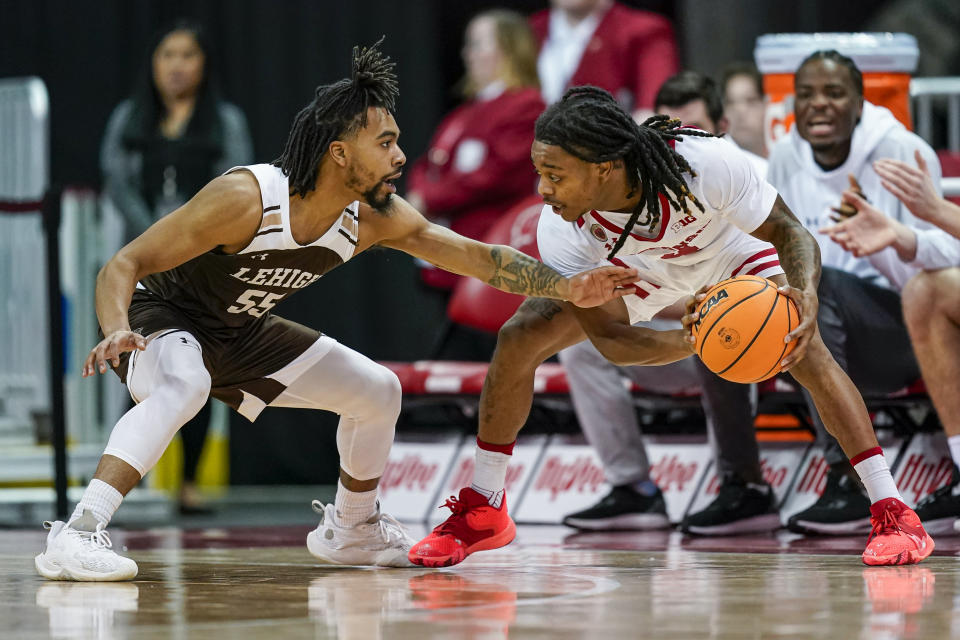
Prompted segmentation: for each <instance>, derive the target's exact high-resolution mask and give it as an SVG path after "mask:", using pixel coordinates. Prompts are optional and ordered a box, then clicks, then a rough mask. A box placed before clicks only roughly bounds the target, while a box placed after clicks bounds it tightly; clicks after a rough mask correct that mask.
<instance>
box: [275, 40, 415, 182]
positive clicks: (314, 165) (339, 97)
mask: <svg viewBox="0 0 960 640" xmlns="http://www.w3.org/2000/svg"><path fill="white" fill-rule="evenodd" d="M383 40H384V39H383V38H382V37H381V38H380V39H379V40H378V41H377V42H376V43H375V44H373V45H372V46H370V47H363V48H361V47H359V46H357V47H354V48H353V71H352V73H351V74H350V78H349V79H347V78H345V79H343V80H338V81H337V82H334V83H333V84H326V85H321V86H319V87H317V91H316V94H315V95H314V98H313V100H311V101H310V104H308V105H307V106H306V107H304V108H303V109H302V110H301V111H300V113H298V114H297V117H296V118H294V120H293V126H292V127H290V134H289V135H288V136H287V144H286V146H285V147H284V149H283V153H282V154H280V157H279V158H277V159H276V160H274V161H273V165H274V166H276V167H280V169H281V170H282V171H283V173H284V175H286V176H288V177H289V180H290V195H294V194H297V195H299V196H300V197H301V198H303V197H305V196H306V195H307V193H309V192H310V191H311V190H312V189H313V188H314V186H315V185H316V182H317V173H318V172H319V171H320V160H321V159H322V158H323V155H324V154H325V153H326V152H327V149H328V148H329V147H330V143H331V142H333V141H334V140H340V139H342V136H344V135H345V134H350V133H353V132H355V131H357V130H358V129H361V128H363V127H365V126H366V125H367V109H368V108H370V107H382V108H384V109H386V110H387V111H388V112H390V113H394V112H395V106H396V101H397V96H398V94H399V88H398V84H397V76H396V74H395V73H394V71H393V68H394V67H395V66H396V63H394V62H392V61H391V60H390V58H389V57H388V56H386V55H384V54H383V52H381V51H380V45H381V44H382V43H383Z"/></svg>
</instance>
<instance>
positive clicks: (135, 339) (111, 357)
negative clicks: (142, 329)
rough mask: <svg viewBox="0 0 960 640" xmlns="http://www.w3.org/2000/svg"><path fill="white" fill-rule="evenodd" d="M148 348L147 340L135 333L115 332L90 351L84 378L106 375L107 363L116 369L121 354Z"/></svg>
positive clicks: (84, 368) (84, 366) (85, 365)
mask: <svg viewBox="0 0 960 640" xmlns="http://www.w3.org/2000/svg"><path fill="white" fill-rule="evenodd" d="M146 348H147V340H146V339H145V338H144V337H143V336H142V335H140V334H139V333H137V332H135V331H114V332H113V333H111V334H110V335H108V336H107V337H105V338H104V339H103V340H101V341H100V342H99V343H98V344H97V346H95V347H94V348H93V349H91V350H90V354H89V355H87V359H86V361H85V362H84V363H83V377H84V378H86V377H87V376H92V375H93V374H95V373H97V372H98V371H99V372H100V373H106V371H107V362H108V361H109V362H110V364H112V365H113V366H114V367H116V366H119V365H120V354H121V353H123V352H124V351H134V350H136V349H139V350H140V351H143V350H144V349H146Z"/></svg>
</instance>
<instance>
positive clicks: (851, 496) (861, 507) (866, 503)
mask: <svg viewBox="0 0 960 640" xmlns="http://www.w3.org/2000/svg"><path fill="white" fill-rule="evenodd" d="M787 528H788V529H790V531H793V532H795V533H820V534H825V535H846V534H855V533H869V532H870V499H869V498H868V497H867V496H866V495H864V493H863V489H861V487H860V483H858V482H857V481H856V480H854V479H853V478H852V477H851V476H850V475H848V474H847V473H845V472H843V471H835V470H833V469H830V470H829V471H827V486H826V487H824V489H823V495H822V496H820V498H819V499H818V500H817V501H816V502H815V503H813V505H811V506H810V507H807V508H806V509H804V510H803V511H801V512H800V513H796V514H794V515H792V516H790V519H789V520H787Z"/></svg>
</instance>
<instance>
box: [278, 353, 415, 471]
mask: <svg viewBox="0 0 960 640" xmlns="http://www.w3.org/2000/svg"><path fill="white" fill-rule="evenodd" d="M400 401H401V390H400V380H399V379H398V378H397V376H396V374H394V373H393V372H392V371H390V370H389V369H387V368H386V367H384V366H383V365H379V364H377V363H376V362H374V361H373V360H370V359H369V358H367V357H366V356H364V355H363V354H360V353H357V352H356V351H354V350H352V349H349V348H347V347H345V346H343V345H341V344H335V345H334V346H333V347H332V348H331V349H330V350H329V351H328V352H327V353H326V355H324V356H323V358H321V359H320V360H319V361H317V363H316V364H314V365H313V366H312V367H310V368H309V369H307V370H306V371H304V372H303V373H302V374H301V375H300V376H298V377H297V379H296V380H294V381H292V382H291V383H290V384H289V385H288V386H287V388H286V390H284V392H283V393H281V394H280V395H279V396H278V397H277V398H276V399H275V400H274V401H273V402H271V403H270V406H274V407H297V408H304V409H325V410H328V411H333V412H335V413H338V414H340V425H339V426H338V428H337V450H338V451H339V453H340V466H341V467H342V468H343V470H344V471H346V472H347V473H348V474H349V475H350V476H351V477H353V478H355V479H357V480H371V479H373V478H378V477H380V475H381V474H382V473H383V470H384V469H385V468H386V466H387V457H388V456H389V455H390V446H391V445H392V444H393V433H394V427H395V426H396V422H397V417H398V416H399V415H400Z"/></svg>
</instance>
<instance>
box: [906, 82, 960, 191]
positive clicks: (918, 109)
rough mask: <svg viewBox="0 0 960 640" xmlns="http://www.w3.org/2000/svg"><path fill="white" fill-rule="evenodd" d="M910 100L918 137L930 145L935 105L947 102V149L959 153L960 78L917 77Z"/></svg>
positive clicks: (911, 84) (911, 87)
mask: <svg viewBox="0 0 960 640" xmlns="http://www.w3.org/2000/svg"><path fill="white" fill-rule="evenodd" d="M910 98H911V99H912V101H913V118H914V122H915V124H916V132H917V135H919V136H920V137H921V138H923V139H924V140H926V141H927V142H929V143H930V144H934V142H933V135H934V132H933V121H934V110H933V107H934V103H935V102H946V107H947V149H949V150H950V151H953V152H954V153H957V152H960V77H949V78H914V79H913V80H911V81H910ZM936 146H937V145H936V144H934V147H936ZM954 195H956V194H954Z"/></svg>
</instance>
